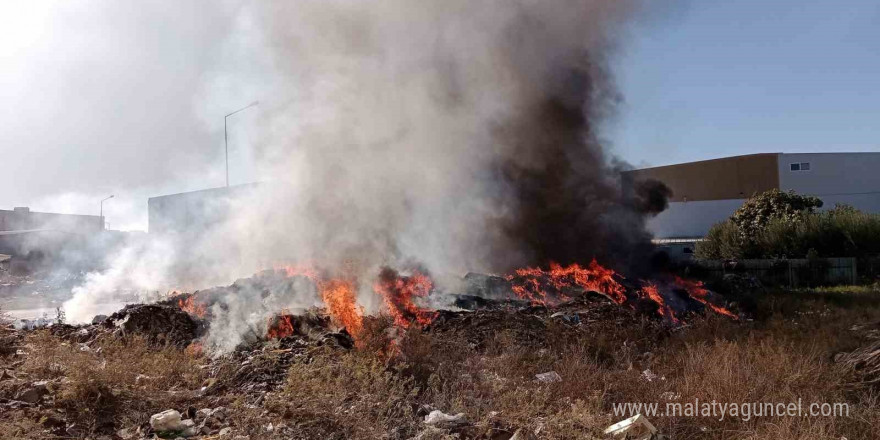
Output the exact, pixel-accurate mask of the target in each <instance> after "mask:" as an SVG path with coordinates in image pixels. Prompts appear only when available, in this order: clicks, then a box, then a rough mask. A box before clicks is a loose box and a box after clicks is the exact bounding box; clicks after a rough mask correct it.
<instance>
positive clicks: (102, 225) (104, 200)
mask: <svg viewBox="0 0 880 440" xmlns="http://www.w3.org/2000/svg"><path fill="white" fill-rule="evenodd" d="M113 197H115V196H113V195H111V196H110V197H105V198H104V199H103V200H101V230H102V231H103V230H104V202H106V201H107V200H110V199H112V198H113Z"/></svg>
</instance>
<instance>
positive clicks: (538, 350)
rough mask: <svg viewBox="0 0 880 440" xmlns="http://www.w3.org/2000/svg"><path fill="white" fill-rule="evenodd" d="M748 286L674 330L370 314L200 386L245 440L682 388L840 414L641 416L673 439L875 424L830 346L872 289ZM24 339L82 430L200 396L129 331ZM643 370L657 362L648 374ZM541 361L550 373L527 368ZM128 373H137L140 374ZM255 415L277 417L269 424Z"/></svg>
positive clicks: (641, 398)
mask: <svg viewBox="0 0 880 440" xmlns="http://www.w3.org/2000/svg"><path fill="white" fill-rule="evenodd" d="M755 301H756V303H757V304H756V306H757V308H758V310H760V311H761V312H760V313H759V314H758V315H757V319H756V320H755V321H747V322H734V321H731V320H729V319H726V318H723V317H708V318H704V319H695V320H693V321H691V323H690V324H689V325H688V326H687V327H686V328H684V329H681V330H679V331H673V332H663V331H660V332H658V331H657V330H656V328H655V327H652V326H651V325H648V324H647V323H642V324H637V325H633V326H631V327H615V326H613V325H611V326H602V327H600V328H601V330H600V329H599V328H596V329H594V330H588V331H572V329H571V328H570V327H568V326H566V325H564V324H561V323H557V322H555V321H551V322H548V324H547V328H546V332H547V336H546V338H543V339H544V340H546V341H547V342H538V341H531V340H528V339H527V338H526V339H524V338H523V337H522V333H517V332H516V328H515V327H516V325H517V323H516V322H513V321H511V322H510V327H511V328H510V329H509V330H505V331H500V332H498V333H496V334H493V335H492V336H491V337H490V338H489V340H487V341H484V342H481V343H479V344H475V343H473V341H469V340H468V339H467V337H466V336H465V335H466V332H460V333H454V334H443V335H439V334H432V333H422V332H420V331H417V330H413V331H408V332H399V331H397V330H395V329H394V328H393V326H391V324H390V320H389V319H388V318H387V317H378V318H369V319H367V320H366V322H365V325H364V332H363V334H361V339H360V341H359V343H358V347H359V349H358V350H354V351H344V350H339V349H333V348H332V347H331V346H318V347H313V348H311V349H309V351H308V352H307V353H306V354H305V355H302V356H298V357H296V358H295V359H296V360H295V361H294V363H293V364H292V365H291V366H290V367H289V370H288V371H287V376H288V378H287V382H286V383H285V384H284V386H283V387H282V388H281V389H279V390H277V391H275V392H272V393H269V394H268V395H267V396H266V398H265V400H264V401H262V402H261V403H260V404H258V405H254V401H253V400H248V399H245V397H244V395H243V393H241V390H240V389H236V388H235V386H231V387H229V388H228V389H224V391H223V392H222V393H223V394H222V395H219V396H214V397H212V398H215V399H220V400H222V401H223V404H224V405H227V406H229V407H230V408H232V409H233V411H231V412H232V418H233V422H232V426H233V427H234V429H235V432H236V433H241V434H249V435H251V438H254V439H255V438H260V439H263V438H303V439H306V438H322V439H376V438H383V439H389V440H391V439H401V440H402V439H412V438H414V437H416V436H417V435H420V434H422V435H423V436H422V437H421V438H422V439H423V440H429V439H433V438H438V439H440V438H449V437H444V434H438V433H426V432H424V429H425V428H424V424H423V423H422V418H423V416H424V414H425V412H426V411H427V410H430V409H439V410H442V411H444V412H446V413H453V414H454V413H458V412H463V413H465V414H466V415H467V417H468V419H469V420H470V421H471V422H472V423H473V424H472V426H471V427H469V428H467V429H464V430H463V431H461V432H458V434H459V438H479V439H502V440H506V439H507V438H509V437H510V435H512V434H513V433H514V432H515V431H516V430H517V429H520V428H524V429H527V430H529V431H532V432H538V438H540V439H574V438H589V437H590V436H595V437H599V438H601V432H602V429H604V427H606V426H608V425H609V424H611V423H613V422H616V421H618V420H620V419H621V418H622V417H621V416H615V415H613V414H612V408H613V405H614V404H615V403H622V402H644V403H654V402H656V403H660V404H661V405H663V406H665V404H666V402H670V401H672V402H681V403H686V402H692V401H694V399H699V400H700V401H701V402H707V401H712V400H715V401H717V402H736V403H744V402H774V403H777V402H779V403H783V402H784V403H787V402H796V401H798V400H799V399H800V400H801V401H803V402H804V403H807V404H809V403H812V402H829V403H834V402H842V403H847V404H848V405H849V409H850V417H845V418H844V417H837V418H834V417H773V418H751V419H750V420H743V419H741V418H731V417H728V418H725V419H724V420H718V419H717V418H711V417H683V416H674V417H663V416H657V417H651V421H652V422H653V423H654V424H655V425H656V426H658V428H660V429H661V431H662V432H663V433H665V434H667V435H670V436H671V437H672V438H675V439H677V440H679V439H683V440H690V439H706V438H708V439H755V440H757V439H768V440H769V439H774V440H775V439H782V438H784V439H801V440H820V439H823V440H831V439H834V440H840V439H841V438H843V437H845V438H848V439H863V438H876V432H877V429H878V428H880V390H878V389H876V388H873V389H872V388H868V387H858V386H853V383H852V382H853V377H852V375H851V372H850V371H847V370H845V369H843V368H841V367H840V366H839V365H838V364H835V363H834V362H833V361H832V358H833V355H834V354H835V353H838V352H841V351H851V350H853V349H855V348H857V347H859V346H862V345H864V341H862V340H860V339H859V337H858V334H857V333H854V332H852V331H850V328H851V327H852V326H853V325H855V324H866V323H875V322H880V293H878V292H877V291H869V290H862V291H858V290H853V289H832V290H825V291H799V292H771V293H768V294H766V295H765V296H763V297H760V298H757V299H755ZM27 343H28V350H29V351H30V352H31V353H30V355H29V356H28V361H27V364H26V365H25V366H24V367H23V371H25V372H27V373H29V374H30V375H31V377H32V378H34V379H37V378H45V379H52V378H60V377H66V378H67V379H66V382H61V381H59V388H58V389H57V390H56V391H55V392H54V396H55V399H56V404H57V405H56V406H58V407H60V408H62V409H64V410H66V411H69V412H72V413H74V414H76V417H77V420H79V421H80V423H82V424H83V425H84V426H88V427H89V428H90V429H98V428H101V427H100V426H98V425H99V424H100V423H99V422H100V421H101V420H110V421H113V422H115V425H116V426H117V427H129V426H136V425H139V424H142V423H144V422H145V421H146V420H147V418H148V417H149V415H150V414H151V413H153V412H156V411H159V410H164V409H167V408H177V409H181V408H184V407H185V406H186V405H188V404H192V405H196V406H197V407H198V406H199V405H201V406H206V405H207V403H206V402H203V401H200V400H199V398H197V397H195V396H194V395H193V394H192V393H190V392H189V391H188V390H195V389H197V388H198V387H199V386H200V384H201V383H202V380H203V379H204V378H203V377H202V373H201V371H202V370H200V369H199V368H197V365H198V364H199V363H200V360H199V359H198V358H196V357H194V356H193V355H192V354H190V353H187V352H185V351H181V350H178V349H174V348H164V347H155V346H151V345H150V344H148V343H147V342H145V341H143V340H137V339H135V340H129V341H125V342H121V341H110V340H108V341H105V342H103V343H101V344H99V345H97V346H93V347H92V350H91V351H80V349H79V347H77V346H75V344H74V345H69V344H68V345H65V344H64V343H62V341H60V340H58V339H56V338H53V337H52V336H50V335H48V334H47V333H37V334H34V335H32V336H30V337H29V338H28V340H27ZM99 348H100V352H99V351H98V349H99ZM267 353H269V354H271V353H272V351H271V350H269V351H267ZM269 354H267V355H266V356H269ZM261 359H262V358H259V356H257V357H255V358H254V359H253V360H252V362H254V363H259V366H260V368H263V367H262V365H263V363H266V365H267V366H266V368H271V362H272V359H271V358H270V357H269V358H267V359H265V360H261ZM254 365H256V364H254ZM232 367H235V365H233V366H232ZM233 370H234V368H233V369H231V370H230V371H233ZM645 370H650V371H651V372H653V374H655V375H656V376H657V377H656V378H653V380H650V381H648V380H647V379H646V378H645V376H644V375H643V371H645ZM223 371H225V370H221V371H220V372H219V373H218V377H217V380H218V381H223V380H224V379H223V377H222V376H223V374H225V373H223ZM547 371H556V372H557V373H558V374H559V375H560V376H561V377H562V381H561V382H557V383H540V382H538V381H536V380H535V378H534V375H535V374H537V373H543V372H547ZM138 375H145V376H148V377H150V378H151V379H150V380H141V381H140V382H139V381H137V379H136V378H137V376H138ZM230 383H232V382H230ZM249 399H250V398H249ZM215 403H216V402H215ZM269 423H272V424H273V426H275V427H278V426H286V427H287V429H288V431H285V433H284V434H283V435H282V434H281V433H280V431H278V430H277V429H276V431H274V433H269V432H267V430H266V426H267V425H268V424H269ZM28 429H32V430H33V429H37V428H34V425H33V423H32V421H28V420H25V419H15V420H12V421H9V420H7V421H6V422H0V437H2V438H31V437H29V436H28V435H26V434H22V433H25V432H27V430H28ZM99 430H100V429H99ZM33 432H36V431H33ZM33 438H37V437H33Z"/></svg>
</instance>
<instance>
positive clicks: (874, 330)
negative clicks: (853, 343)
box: [834, 322, 880, 389]
mask: <svg viewBox="0 0 880 440" xmlns="http://www.w3.org/2000/svg"><path fill="white" fill-rule="evenodd" d="M850 330H851V331H852V332H854V333H856V334H857V335H859V336H860V339H864V340H865V343H864V344H863V345H862V346H861V347H859V348H858V349H856V350H853V351H852V352H849V353H838V354H837V355H835V356H834V360H835V361H836V362H838V363H840V364H841V365H843V366H844V367H845V368H847V369H848V370H850V371H851V372H852V374H853V376H854V383H853V385H854V386H869V387H876V388H878V389H880V322H878V323H876V324H873V325H871V326H855V327H853V328H851V329H850Z"/></svg>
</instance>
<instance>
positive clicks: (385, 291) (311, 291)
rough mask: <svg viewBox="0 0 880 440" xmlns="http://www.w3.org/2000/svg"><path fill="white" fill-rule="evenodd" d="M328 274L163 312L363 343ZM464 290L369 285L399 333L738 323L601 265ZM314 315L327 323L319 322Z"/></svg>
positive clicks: (261, 282)
mask: <svg viewBox="0 0 880 440" xmlns="http://www.w3.org/2000/svg"><path fill="white" fill-rule="evenodd" d="M327 273H329V272H327V271H321V270H318V269H314V268H311V267H309V266H282V267H281V268H279V269H274V270H267V271H263V272H261V273H259V274H257V275H256V276H254V277H252V278H249V279H243V280H239V281H237V282H236V283H234V284H233V285H231V286H228V287H223V288H214V289H209V290H204V291H199V292H195V293H192V294H183V295H180V296H177V297H174V298H171V299H169V300H167V301H164V302H163V305H161V306H156V307H173V306H176V307H178V308H179V309H180V310H181V311H184V312H186V313H187V314H189V315H190V316H191V317H192V318H193V319H194V320H197V321H199V322H200V323H202V325H204V327H205V330H204V331H205V332H206V333H207V334H208V335H210V334H211V332H212V331H220V332H223V333H224V334H225V333H226V332H227V329H225V328H222V326H224V325H226V322H223V321H218V320H216V319H215V314H221V315H223V316H229V315H230V313H232V309H233V308H234V307H236V304H237V303H238V302H248V303H253V302H256V303H260V304H261V307H256V308H255V307H251V308H249V309H248V310H256V311H258V312H259V313H261V314H262V315H261V316H262V317H260V318H258V319H256V320H254V319H253V317H249V318H250V319H251V322H252V324H250V326H249V327H248V328H247V330H246V331H245V334H243V335H241V336H242V337H241V341H242V343H244V344H247V343H251V342H255V341H258V340H260V339H281V338H285V337H288V336H292V335H296V334H308V333H309V332H311V331H312V330H310V329H314V328H316V327H321V328H326V329H332V331H334V332H339V333H344V334H345V335H348V337H350V338H352V339H353V341H355V343H356V342H357V340H358V337H359V334H360V333H361V331H362V328H363V326H364V319H365V318H366V317H367V316H368V315H369V314H368V313H367V312H366V309H365V307H363V306H361V305H360V304H359V303H358V291H359V290H360V289H361V288H362V285H361V284H360V283H358V281H357V280H355V279H353V278H351V277H340V278H333V277H331V276H329V275H327ZM460 286H461V287H460V292H450V291H444V290H441V289H439V288H437V287H436V286H435V283H434V281H433V280H432V278H431V277H430V276H429V275H427V274H426V273H424V272H423V271H421V270H410V271H408V272H406V274H404V273H402V272H399V271H396V270H393V269H391V268H387V267H386V268H382V269H381V270H380V271H379V274H378V276H377V279H376V281H375V282H373V283H372V284H371V285H370V288H371V293H372V295H375V297H376V298H379V299H380V301H378V302H379V303H380V304H381V306H380V309H379V310H377V311H376V312H374V313H373V314H376V313H380V314H381V313H385V314H388V315H389V316H390V317H391V318H392V319H393V322H394V324H395V326H396V327H398V328H400V329H407V328H410V327H419V328H431V327H432V325H433V324H434V323H435V321H436V320H438V319H449V317H450V316H451V315H450V314H452V315H460V314H467V313H469V312H471V311H474V310H526V309H529V308H535V307H541V308H545V309H547V310H553V309H556V308H559V307H563V308H565V307H566V304H568V303H579V302H583V301H588V302H590V301H592V303H595V301H594V300H595V299H596V298H597V297H599V298H603V299H604V300H605V303H607V304H604V305H603V306H602V309H603V310H606V309H609V308H611V307H612V306H613V307H616V308H619V309H623V310H628V311H632V312H636V313H638V314H640V315H642V316H644V317H648V318H652V319H657V320H659V321H661V322H663V323H665V324H668V325H677V324H680V323H681V321H682V319H686V317H687V316H688V315H689V314H694V313H704V312H705V313H717V314H720V315H725V316H727V317H730V318H731V319H738V316H737V315H736V314H735V313H733V312H731V311H730V310H728V309H727V308H725V307H724V305H723V298H721V297H719V296H718V295H716V294H714V293H713V292H711V291H709V290H708V289H707V288H706V287H705V286H703V284H702V283H701V282H699V281H690V280H686V279H683V278H680V277H677V276H673V275H662V276H658V277H656V278H655V279H654V280H652V281H640V282H631V281H629V280H627V279H626V278H624V277H623V276H621V275H620V274H618V273H616V272H615V271H613V270H611V269H608V268H606V267H603V266H602V265H600V264H599V263H597V262H596V261H593V262H591V263H590V264H589V265H586V266H581V265H578V264H572V265H570V266H566V267H563V266H560V265H556V264H553V265H550V267H549V268H548V269H540V268H525V269H520V270H516V271H514V272H513V273H512V274H509V275H506V276H495V275H485V274H476V273H470V274H467V275H466V276H465V277H464V278H463V280H462V282H461V283H460ZM308 295H312V298H311V299H310V303H311V304H312V305H313V306H312V307H310V308H299V309H294V308H290V307H285V306H284V304H289V303H297V302H298V303H299V304H303V303H309V301H305V302H304V301H303V298H304V297H307V296H308ZM285 299H287V300H285ZM141 307H143V306H141ZM273 307H274V308H273ZM157 310H165V309H164V308H160V309H157ZM316 310H317V311H318V312H316ZM316 313H319V314H320V315H316ZM316 316H321V318H320V322H318V321H316V319H318V318H316ZM307 317H309V318H307ZM572 319H577V318H572ZM596 319H598V318H596ZM108 321H111V322H120V318H119V317H115V316H114V317H111V318H110V319H108ZM208 339H209V340H210V337H209V338H208ZM209 345H210V344H209ZM207 348H209V349H211V348H214V347H210V346H209V347H207ZM221 351H222V350H221Z"/></svg>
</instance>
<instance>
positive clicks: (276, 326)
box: [266, 312, 296, 339]
mask: <svg viewBox="0 0 880 440" xmlns="http://www.w3.org/2000/svg"><path fill="white" fill-rule="evenodd" d="M294 333H296V330H295V329H294V327H293V317H292V316H290V315H289V314H287V313H286V312H282V314H281V315H278V316H276V317H273V318H270V319H269V329H268V330H266V338H268V339H281V338H286V337H288V336H292V335H293V334H294Z"/></svg>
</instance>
